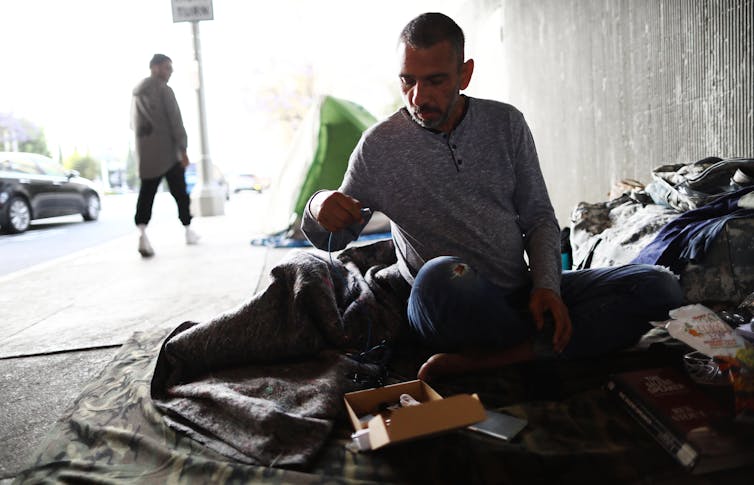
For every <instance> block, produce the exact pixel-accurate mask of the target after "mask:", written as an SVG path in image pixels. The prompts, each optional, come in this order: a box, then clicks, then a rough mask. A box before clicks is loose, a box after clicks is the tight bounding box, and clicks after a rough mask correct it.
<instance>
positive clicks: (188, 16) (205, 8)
mask: <svg viewBox="0 0 754 485" xmlns="http://www.w3.org/2000/svg"><path fill="white" fill-rule="evenodd" d="M172 2H173V22H191V33H192V35H193V38H194V61H195V62H196V98H197V102H198V105H199V150H200V153H201V160H200V163H198V164H197V168H198V169H199V174H200V175H201V177H199V181H198V182H197V184H196V186H195V187H194V189H193V190H192V191H191V206H192V212H193V213H195V214H196V215H199V216H219V215H222V214H224V213H225V197H224V195H223V194H222V192H221V190H220V187H219V186H218V184H217V182H218V181H217V180H214V179H213V172H214V171H213V170H212V158H211V157H210V154H209V142H208V141H207V140H208V137H207V117H206V110H205V107H204V73H203V71H202V45H201V37H200V35H199V21H201V20H212V18H213V9H212V0H172Z"/></svg>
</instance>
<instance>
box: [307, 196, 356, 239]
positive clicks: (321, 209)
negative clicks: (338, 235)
mask: <svg viewBox="0 0 754 485" xmlns="http://www.w3.org/2000/svg"><path fill="white" fill-rule="evenodd" d="M309 209H310V210H311V212H312V215H313V216H314V218H315V219H317V222H319V224H320V225H321V226H322V227H324V228H325V229H327V230H328V231H329V232H337V231H340V230H341V229H344V228H346V227H348V226H350V225H351V224H354V223H356V222H364V218H363V217H362V216H361V203H360V202H359V201H358V200H356V199H354V198H353V197H350V196H348V195H346V194H343V193H341V192H337V191H335V190H331V191H322V192H320V193H318V194H317V195H315V196H314V198H313V199H312V201H311V204H310V205H309Z"/></svg>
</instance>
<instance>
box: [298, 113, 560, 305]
mask: <svg viewBox="0 0 754 485" xmlns="http://www.w3.org/2000/svg"><path fill="white" fill-rule="evenodd" d="M338 190H339V191H341V192H343V193H345V194H348V195H350V196H351V197H354V198H355V199H357V200H359V201H360V202H361V204H362V206H363V207H368V208H370V209H372V210H373V211H380V212H382V213H384V214H385V215H386V216H387V217H388V218H389V219H390V221H391V230H392V238H393V241H394V243H395V248H396V253H397V258H398V265H399V268H400V270H401V274H402V275H403V276H404V278H405V279H406V280H407V281H408V282H409V283H413V279H414V276H415V275H416V273H417V271H418V270H419V268H420V267H421V266H422V265H423V264H424V263H425V262H426V261H428V260H430V259H432V258H434V257H437V256H444V255H452V256H458V257H460V258H461V259H462V260H463V261H464V262H466V263H468V264H469V265H471V267H473V268H475V269H476V270H477V271H479V272H480V273H481V274H482V275H484V276H485V277H486V278H488V279H489V280H490V281H492V282H493V283H495V284H497V285H499V286H501V287H503V288H506V289H514V288H520V287H522V286H525V285H528V284H532V285H533V287H535V288H549V289H551V290H553V291H555V292H557V293H560V269H561V261H560V236H559V234H560V229H559V227H558V223H557V219H556V218H555V214H554V212H553V209H552V205H551V203H550V199H549V196H548V194H547V188H546V186H545V183H544V179H543V177H542V172H541V170H540V167H539V160H538V158H537V152H536V148H535V146H534V140H533V138H532V136H531V132H530V131H529V127H528V126H527V124H526V121H525V120H524V117H523V115H522V114H521V112H520V111H518V110H517V109H516V108H514V107H513V106H511V105H508V104H505V103H501V102H497V101H492V100H484V99H478V98H468V107H467V110H466V113H465V115H464V117H463V119H462V121H461V122H460V123H459V125H458V126H457V127H456V128H455V129H454V130H453V131H452V132H451V133H450V134H444V133H439V132H435V131H432V130H428V129H425V128H422V127H421V126H419V125H418V124H417V123H416V122H414V121H413V120H412V119H411V117H410V115H409V114H408V112H407V111H406V109H405V108H401V109H400V110H398V111H397V112H395V113H394V114H393V115H391V116H390V117H389V118H387V119H386V120H384V121H382V122H380V123H377V124H376V125H374V126H372V127H371V128H369V129H368V130H367V131H365V132H364V134H363V135H362V137H361V139H360V141H359V143H358V145H357V146H356V148H355V149H354V151H353V153H352V154H351V158H350V160H349V165H348V169H347V171H346V173H345V175H344V177H343V182H342V183H341V186H340V188H339V189H338ZM310 202H311V199H310ZM362 228H363V226H359V227H356V228H347V229H344V230H342V231H339V232H338V233H335V234H333V236H332V240H331V241H330V240H329V236H330V234H329V233H328V232H327V231H326V230H325V229H324V228H323V227H322V226H320V225H319V224H318V223H317V221H316V220H315V219H314V217H313V216H312V214H311V212H310V210H309V207H308V204H307V209H306V211H305V213H304V216H303V221H302V229H303V231H304V233H305V234H306V236H307V238H308V239H309V241H311V243H312V244H313V245H314V246H316V247H318V248H320V249H327V248H328V243H330V249H331V250H338V249H342V248H344V247H345V246H346V245H347V244H348V243H349V242H351V241H353V240H354V239H355V238H356V237H358V234H359V232H360V231H361V229H362ZM524 252H526V255H527V257H528V262H529V264H528V265H527V262H526V260H525V258H524Z"/></svg>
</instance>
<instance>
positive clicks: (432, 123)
mask: <svg viewBox="0 0 754 485" xmlns="http://www.w3.org/2000/svg"><path fill="white" fill-rule="evenodd" d="M453 104H454V105H455V103H453ZM450 108H451V109H452V106H451V107H450ZM425 109H426V107H425ZM421 110H422V107H421V106H419V107H417V108H415V109H411V108H409V110H408V112H409V113H410V114H411V118H412V119H413V120H414V121H415V122H416V123H417V124H419V126H421V127H423V128H429V129H430V130H434V129H437V128H438V127H439V126H442V124H443V123H445V122H446V121H448V118H450V111H451V110H450V109H449V110H447V111H446V112H445V113H442V116H440V117H439V118H437V119H434V120H424V119H421V118H419V113H417V111H418V112H421ZM432 111H434V112H438V110H434V109H433V110H432Z"/></svg>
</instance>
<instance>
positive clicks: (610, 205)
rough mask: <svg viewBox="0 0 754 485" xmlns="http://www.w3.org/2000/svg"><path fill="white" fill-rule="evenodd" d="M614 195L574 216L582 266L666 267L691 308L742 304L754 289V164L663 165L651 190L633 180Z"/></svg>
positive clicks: (573, 239) (577, 261)
mask: <svg viewBox="0 0 754 485" xmlns="http://www.w3.org/2000/svg"><path fill="white" fill-rule="evenodd" d="M611 193H612V194H613V195H612V196H611V199H610V200H608V201H605V202H600V203H595V204H590V203H586V202H581V203H579V204H578V205H577V206H576V207H575V209H574V211H573V213H572V215H571V226H570V243H571V248H572V252H573V256H572V259H573V268H574V269H586V268H598V267H605V266H615V265H620V264H626V263H646V264H659V265H663V266H666V267H668V268H670V269H671V270H672V271H673V272H674V273H675V274H677V275H678V276H679V277H680V281H681V286H682V287H683V290H684V295H685V298H686V300H687V301H688V302H689V303H697V302H704V303H720V304H737V303H739V302H740V301H741V300H742V299H743V298H745V297H746V296H747V295H748V294H749V293H751V292H752V291H754V238H752V237H751V235H752V234H754V159H751V158H729V159H721V158H717V157H710V158H705V159H703V160H699V161H696V162H693V163H688V164H675V165H663V166H661V167H658V168H656V169H654V170H653V171H652V181H651V182H650V183H649V184H647V185H646V186H644V185H643V184H641V183H638V182H636V181H632V180H625V181H621V183H619V184H617V190H613V191H611Z"/></svg>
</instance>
